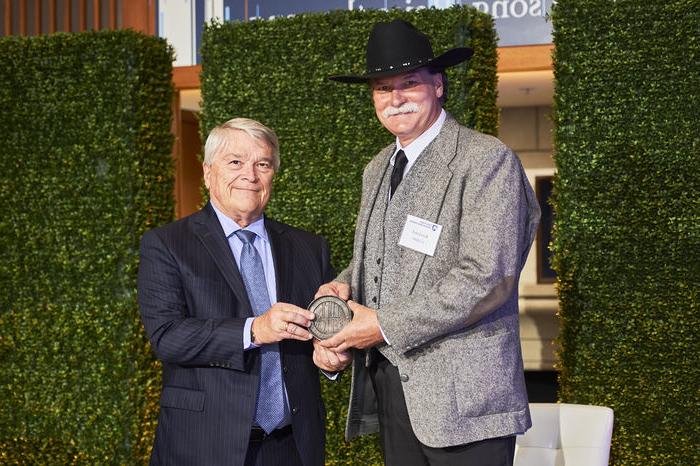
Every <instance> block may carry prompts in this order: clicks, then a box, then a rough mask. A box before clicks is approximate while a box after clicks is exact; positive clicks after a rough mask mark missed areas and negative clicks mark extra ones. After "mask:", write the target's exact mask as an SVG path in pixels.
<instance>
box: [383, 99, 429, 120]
mask: <svg viewBox="0 0 700 466" xmlns="http://www.w3.org/2000/svg"><path fill="white" fill-rule="evenodd" d="M418 110H420V107H419V106H418V104H416V103H414V102H408V103H405V104H403V105H402V106H400V107H387V108H385V109H384V111H382V115H384V117H385V118H387V117H390V116H393V115H398V114H399V113H416V112H418Z"/></svg>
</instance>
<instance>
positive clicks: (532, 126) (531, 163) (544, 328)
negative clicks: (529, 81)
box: [499, 106, 559, 370]
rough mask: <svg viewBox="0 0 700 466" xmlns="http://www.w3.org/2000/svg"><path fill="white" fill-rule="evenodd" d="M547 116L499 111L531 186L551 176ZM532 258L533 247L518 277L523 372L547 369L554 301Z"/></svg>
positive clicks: (503, 132)
mask: <svg viewBox="0 0 700 466" xmlns="http://www.w3.org/2000/svg"><path fill="white" fill-rule="evenodd" d="M551 113H552V108H551V107H549V106H546V107H545V106H541V107H510V108H502V109H501V124H500V131H499V138H500V139H501V140H502V141H503V142H505V143H506V144H507V145H508V146H510V147H511V148H512V149H513V150H515V152H516V153H517V154H518V156H519V157H520V160H521V161H522V164H523V167H524V168H525V171H526V173H527V176H528V179H529V180H530V183H531V184H532V185H533V187H534V183H535V177H537V176H546V175H553V174H554V161H553V160H552V120H551ZM536 255H537V253H536V248H535V247H533V248H532V249H531V250H530V255H529V256H528V260H527V262H526V264H525V268H524V269H523V273H522V276H521V278H520V341H521V345H522V349H523V360H524V363H525V369H527V370H551V369H552V368H553V363H554V343H553V341H554V339H555V338H556V337H557V335H558V332H559V322H558V318H557V316H556V312H557V307H558V301H557V297H556V292H555V289H554V284H552V283H538V282H537V262H536V259H537V258H536Z"/></svg>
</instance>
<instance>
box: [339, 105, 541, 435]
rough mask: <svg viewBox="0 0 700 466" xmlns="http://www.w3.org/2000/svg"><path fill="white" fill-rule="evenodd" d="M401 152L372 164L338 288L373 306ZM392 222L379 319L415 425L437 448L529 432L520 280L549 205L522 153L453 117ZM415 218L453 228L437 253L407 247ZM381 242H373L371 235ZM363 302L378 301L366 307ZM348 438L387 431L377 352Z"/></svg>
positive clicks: (360, 387)
mask: <svg viewBox="0 0 700 466" xmlns="http://www.w3.org/2000/svg"><path fill="white" fill-rule="evenodd" d="M393 151H394V145H393V144H392V145H391V146H388V147H386V148H385V149H384V150H382V151H381V152H380V153H379V154H377V155H376V156H375V157H374V159H372V161H371V162H370V163H369V164H368V165H367V167H366V168H365V171H364V175H363V185H362V201H361V205H360V212H359V215H358V218H357V227H356V231H355V242H354V253H353V258H352V261H351V263H350V264H349V266H348V268H346V269H345V270H344V271H342V272H341V273H340V274H339V275H338V277H337V280H339V281H342V282H345V283H349V284H350V285H351V287H352V294H353V298H354V299H359V300H360V301H362V300H363V298H362V297H363V296H365V295H366V293H365V292H364V291H365V290H363V288H362V287H363V286H364V281H363V277H364V275H363V273H364V271H363V267H364V266H363V264H364V259H365V258H364V256H363V253H364V251H366V250H367V249H369V250H371V249H372V248H371V246H372V245H367V244H365V239H366V237H367V224H368V220H369V217H370V214H371V212H372V209H374V208H386V205H383V206H382V205H381V204H382V203H381V202H377V203H375V200H376V199H377V198H378V197H379V198H383V199H386V197H384V196H381V195H379V194H381V193H380V192H379V188H380V185H381V184H382V179H383V178H384V177H385V176H386V172H387V169H388V168H387V167H388V166H389V159H390V157H391V155H392V153H393ZM391 203H392V206H391V208H390V209H387V211H386V217H385V219H384V229H385V233H384V236H385V238H386V244H385V249H384V261H383V262H382V264H383V269H382V271H381V274H382V279H381V291H380V294H381V305H380V308H379V309H378V316H379V321H380V324H381V327H382V330H383V332H384V334H385V335H386V337H387V341H389V342H390V343H391V344H390V345H383V346H382V347H380V351H381V352H382V353H383V354H384V355H385V356H386V357H387V359H389V361H390V362H391V363H392V364H394V365H396V366H397V367H398V370H399V373H400V374H401V379H402V382H403V389H404V395H405V398H406V404H407V408H408V413H409V416H410V419H411V425H412V427H413V430H414V432H415V434H416V436H417V437H418V439H419V440H420V441H421V442H422V443H423V444H425V445H428V446H430V447H447V446H452V445H460V444H465V443H470V442H474V441H478V440H482V439H485V438H493V437H500V436H505V435H512V434H515V433H522V432H525V431H526V430H527V429H528V428H529V427H530V425H531V421H530V413H529V410H528V400H527V394H526V391H525V383H524V375H523V363H522V354H521V350H520V336H519V324H518V280H519V276H520V272H521V270H522V267H523V265H524V263H525V259H526V257H527V254H528V251H529V249H530V245H531V244H532V240H533V238H534V237H535V231H536V228H537V224H538V222H539V215H540V212H539V207H538V204H537V201H536V198H535V194H534V193H533V191H532V188H531V187H530V184H529V183H528V180H527V178H526V176H525V172H524V170H523V168H522V165H521V164H520V161H519V160H518V158H517V156H516V155H515V154H514V153H513V152H512V151H511V150H510V149H509V148H508V147H506V146H505V145H504V144H503V143H502V142H501V141H499V140H498V139H496V138H494V137H491V136H487V135H484V134H481V133H478V132H476V131H472V130H470V129H468V128H466V127H463V126H460V125H459V124H458V123H457V121H456V120H455V119H454V118H452V117H451V116H450V115H448V117H447V119H446V121H445V123H444V125H443V127H442V129H441V131H440V134H439V135H438V136H437V138H435V140H433V142H432V143H431V144H430V145H429V146H428V147H427V148H426V149H425V150H424V151H423V153H422V154H421V156H420V157H419V158H418V160H417V161H416V163H415V165H414V166H413V167H412V168H411V170H410V172H409V173H407V174H406V176H405V177H404V180H403V181H402V183H401V185H400V186H399V188H398V190H397V192H396V193H395V196H394V198H393V199H392V201H391ZM407 215H413V216H416V217H420V218H422V219H426V220H429V221H431V222H434V223H437V224H439V225H442V233H441V235H440V238H439V241H438V244H437V249H436V250H435V253H434V255H433V256H432V257H430V256H427V255H425V254H422V253H420V252H416V251H414V250H411V249H408V248H405V247H403V246H399V245H398V244H397V241H396V239H397V238H398V237H399V236H400V233H401V230H402V229H403V226H404V224H405V222H406V216H407ZM370 236H371V235H370ZM361 304H367V303H364V302H361ZM352 377H353V378H352V388H351V394H350V407H349V411H348V419H347V426H346V437H347V438H348V439H351V438H353V437H355V436H357V435H362V434H366V433H371V432H376V431H377V430H378V423H377V417H376V399H375V397H374V391H373V389H372V384H371V381H370V380H369V376H368V374H367V370H366V354H365V352H364V351H355V355H354V361H353V370H352Z"/></svg>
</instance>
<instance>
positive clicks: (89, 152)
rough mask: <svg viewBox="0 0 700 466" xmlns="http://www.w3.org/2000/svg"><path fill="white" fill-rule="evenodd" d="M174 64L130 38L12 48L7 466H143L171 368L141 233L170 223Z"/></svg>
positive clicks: (2, 202)
mask: <svg viewBox="0 0 700 466" xmlns="http://www.w3.org/2000/svg"><path fill="white" fill-rule="evenodd" d="M171 62H172V53H171V51H170V49H169V47H168V46H167V44H166V43H165V41H163V40H161V39H157V38H154V37H149V36H144V35H142V34H138V33H135V32H132V31H120V32H89V33H80V34H65V33H59V34H55V35H52V36H36V37H31V38H22V37H7V38H3V39H1V40H0V108H2V112H0V166H2V171H0V212H2V214H1V215H0V252H1V256H0V284H2V293H0V365H1V366H2V369H1V370H0V399H1V400H2V402H1V407H0V463H2V464H17V465H19V464H23V465H24V464H42V465H44V464H46V465H49V464H51V465H53V464H86V465H94V464H139V463H143V462H144V458H146V455H147V454H148V451H149V450H150V446H151V442H152V434H153V420H154V414H155V412H154V408H155V406H156V405H155V401H154V400H157V395H158V389H159V386H158V385H159V384H158V382H157V377H158V372H157V371H156V368H155V363H154V360H153V357H152V355H151V354H150V351H149V349H148V347H147V344H146V340H145V336H144V333H143V329H142V327H141V324H140V320H139V313H138V306H137V304H136V270H137V267H138V242H139V238H140V236H141V234H142V233H143V232H144V231H145V230H147V229H150V228H152V227H154V226H156V225H159V224H162V223H165V222H167V221H169V220H170V219H172V216H173V211H174V209H173V199H172V175H171V173H172V168H171V156H170V153H171V152H170V149H171V146H172V137H171V135H170V105H171V101H172V85H171Z"/></svg>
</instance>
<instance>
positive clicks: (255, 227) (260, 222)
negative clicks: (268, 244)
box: [210, 202, 268, 241]
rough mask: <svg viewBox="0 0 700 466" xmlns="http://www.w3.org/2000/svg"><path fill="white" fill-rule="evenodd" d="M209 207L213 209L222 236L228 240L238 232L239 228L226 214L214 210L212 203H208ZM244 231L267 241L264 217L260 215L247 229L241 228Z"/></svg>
mask: <svg viewBox="0 0 700 466" xmlns="http://www.w3.org/2000/svg"><path fill="white" fill-rule="evenodd" d="M210 204H211V206H212V207H213V208H214V212H215V213H216V218H218V219H219V223H220V224H221V228H223V230H224V235H226V237H227V238H228V237H229V236H231V235H232V234H234V233H235V232H237V231H238V230H241V226H240V225H239V224H238V223H236V221H235V220H233V219H232V218H231V217H228V216H227V215H226V214H224V213H223V212H222V211H220V210H219V209H217V208H216V206H215V205H214V203H213V202H210ZM243 229H244V230H248V231H252V232H253V233H255V234H256V235H258V236H259V237H260V238H262V239H264V240H265V241H268V239H267V230H265V215H261V216H260V218H259V219H257V220H256V221H254V222H253V223H251V224H250V225H248V226H247V227H245V228H243Z"/></svg>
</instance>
